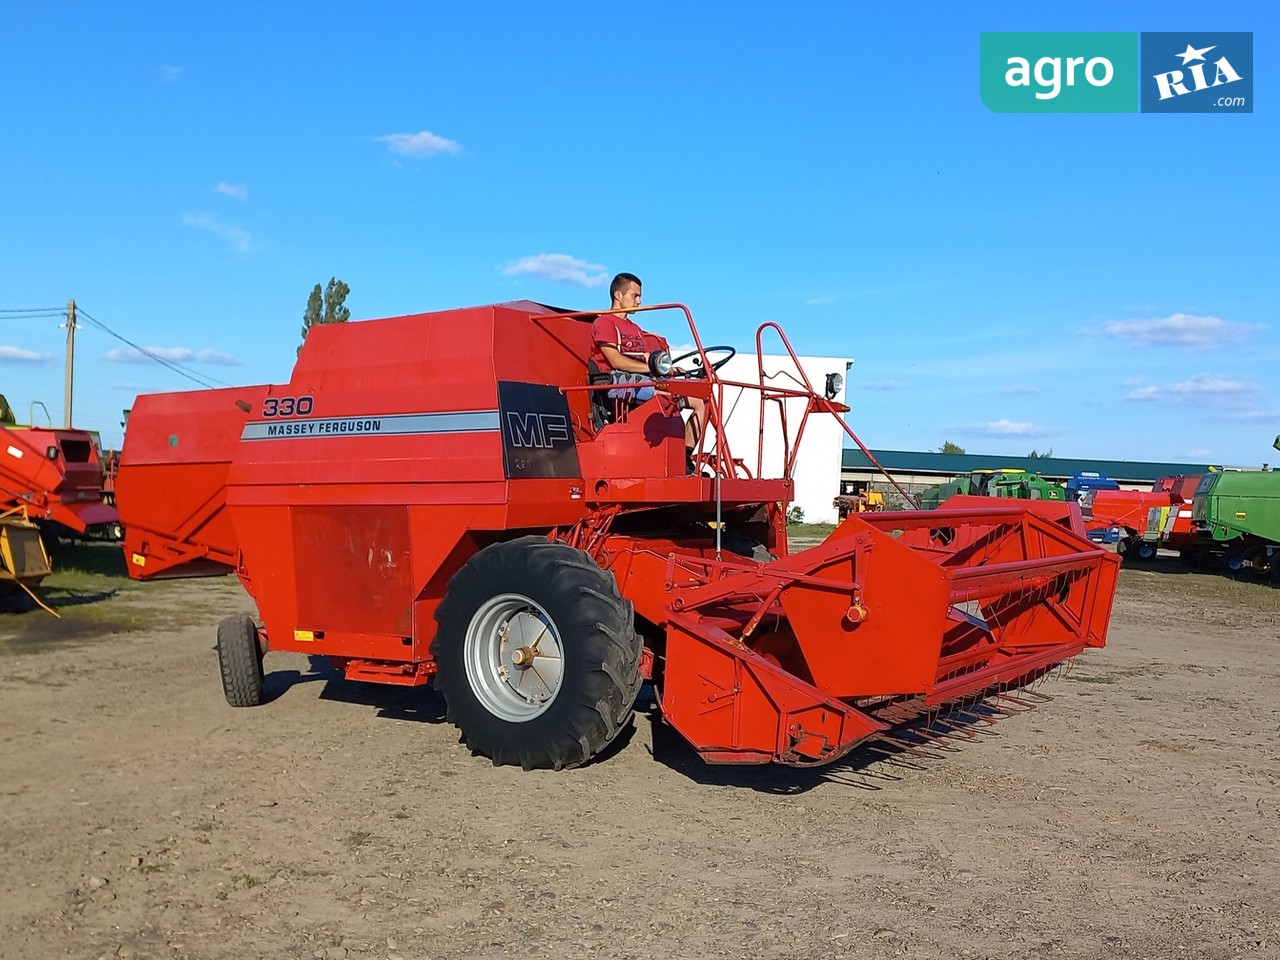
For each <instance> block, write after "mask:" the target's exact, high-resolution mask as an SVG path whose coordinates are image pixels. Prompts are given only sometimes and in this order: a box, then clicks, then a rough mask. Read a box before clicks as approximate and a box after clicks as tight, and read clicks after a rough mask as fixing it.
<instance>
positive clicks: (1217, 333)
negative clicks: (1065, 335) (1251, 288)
mask: <svg viewBox="0 0 1280 960" xmlns="http://www.w3.org/2000/svg"><path fill="white" fill-rule="evenodd" d="M1263 329H1266V327H1265V325H1264V324H1260V323H1235V322H1233V321H1230V320H1223V319H1222V318H1220V317H1208V316H1194V315H1192V314H1188V313H1174V314H1171V315H1170V316H1167V317H1159V318H1154V319H1148V320H1112V321H1110V322H1109V323H1106V324H1104V325H1103V327H1102V333H1103V334H1104V335H1105V336H1108V337H1111V338H1113V339H1116V340H1124V341H1125V342H1127V343H1131V344H1133V345H1135V346H1139V347H1146V346H1151V345H1152V344H1174V345H1175V346H1180V347H1185V348H1187V349H1188V350H1211V349H1213V348H1214V347H1216V346H1218V345H1219V344H1220V343H1222V342H1224V341H1228V340H1243V339H1244V338H1245V337H1247V336H1248V335H1249V334H1251V333H1253V332H1254V331H1257V330H1263Z"/></svg>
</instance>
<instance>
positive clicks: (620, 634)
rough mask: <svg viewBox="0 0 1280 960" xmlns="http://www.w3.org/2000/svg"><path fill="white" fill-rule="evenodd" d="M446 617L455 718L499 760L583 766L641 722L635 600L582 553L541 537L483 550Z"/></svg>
mask: <svg viewBox="0 0 1280 960" xmlns="http://www.w3.org/2000/svg"><path fill="white" fill-rule="evenodd" d="M436 621H437V630H436V638H435V640H434V641H433V643H432V647H431V651H432V654H433V655H434V656H435V660H436V664H437V666H438V668H439V672H438V673H437V674H436V679H435V688H436V689H437V690H438V691H440V693H442V694H443V695H444V698H445V703H446V705H447V714H446V715H447V717H448V719H449V722H450V723H452V724H454V725H455V726H457V727H458V729H459V730H460V731H461V733H462V739H463V742H464V743H466V745H467V746H468V747H470V748H471V749H472V750H473V751H474V752H476V753H479V754H483V755H484V756H486V757H488V758H489V759H490V760H492V761H493V763H494V764H495V765H501V764H520V766H522V767H524V769H526V770H532V769H535V768H548V767H549V768H552V769H555V770H559V769H562V768H564V767H576V766H579V765H581V764H583V763H586V762H587V761H588V760H590V759H591V758H592V757H594V756H595V755H596V754H598V753H599V752H600V751H601V750H603V749H604V748H605V747H606V746H607V745H608V744H609V743H610V742H611V741H612V740H613V739H614V738H615V737H616V736H617V735H618V734H619V733H620V732H621V731H622V730H624V729H626V726H627V724H628V723H630V722H631V718H632V707H633V706H634V705H635V700H636V695H637V694H638V693H639V692H640V683H641V680H640V650H641V643H640V638H639V637H638V636H637V635H636V632H635V623H634V615H633V612H632V609H631V604H630V603H629V602H628V601H626V600H623V599H622V597H621V596H620V595H619V593H618V587H617V584H616V583H615V581H614V579H613V577H612V576H611V575H610V574H608V573H606V572H605V571H604V570H602V569H600V567H599V566H598V565H597V564H596V563H595V562H594V561H593V560H592V559H591V557H590V556H588V555H587V554H586V553H584V552H582V551H581V550H575V549H573V548H572V547H569V546H567V545H566V544H563V543H555V542H552V541H549V540H547V539H545V538H543V537H522V538H521V539H519V540H509V541H506V542H503V543H495V544H492V545H490V546H488V547H485V548H484V549H483V550H481V551H480V552H479V553H477V554H476V555H475V556H474V557H472V558H471V559H470V560H469V561H467V563H466V565H465V566H464V567H463V568H462V569H461V570H459V571H458V572H457V573H456V574H454V576H453V578H452V579H451V580H450V581H449V586H448V590H447V592H446V593H445V597H444V600H443V601H442V602H441V604H440V607H439V609H438V610H437V611H436Z"/></svg>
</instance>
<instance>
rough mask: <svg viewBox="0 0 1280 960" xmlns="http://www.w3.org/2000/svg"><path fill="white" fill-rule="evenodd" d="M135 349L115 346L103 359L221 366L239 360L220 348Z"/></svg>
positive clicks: (236, 363) (237, 363)
mask: <svg viewBox="0 0 1280 960" xmlns="http://www.w3.org/2000/svg"><path fill="white" fill-rule="evenodd" d="M144 349H145V352H143V350H135V349H134V348H133V347H115V348H113V349H111V350H108V351H107V352H106V353H105V354H103V356H102V359H103V360H110V361H111V362H112V363H155V359H154V358H155V357H159V358H160V359H161V360H168V361H169V362H170V363H193V362H194V363H212V364H216V365H218V366H222V367H238V366H240V361H239V360H238V359H236V358H235V357H233V356H232V355H231V354H229V353H223V352H222V351H220V350H210V349H208V348H205V349H203V350H192V349H191V348H190V347H146V348H144Z"/></svg>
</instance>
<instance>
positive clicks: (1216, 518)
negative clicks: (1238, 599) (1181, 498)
mask: <svg viewBox="0 0 1280 960" xmlns="http://www.w3.org/2000/svg"><path fill="white" fill-rule="evenodd" d="M1276 442H1277V444H1280V437H1277V438H1276ZM1277 449H1280V447H1277ZM1191 524H1192V527H1193V528H1194V529H1195V531H1196V533H1197V534H1198V535H1199V537H1200V541H1201V543H1203V544H1204V545H1205V546H1206V547H1208V548H1209V549H1210V550H1211V551H1213V552H1214V553H1218V552H1221V555H1222V567H1223V571H1224V572H1225V573H1228V574H1240V573H1243V572H1246V571H1249V570H1252V571H1253V572H1255V573H1259V574H1266V575H1268V576H1269V577H1270V580H1271V583H1272V585H1273V586H1280V560H1278V559H1277V558H1280V473H1277V472H1275V471H1272V470H1224V471H1222V472H1220V473H1206V474H1205V475H1204V476H1203V477H1201V478H1200V484H1199V485H1198V486H1197V487H1196V492H1195V496H1194V498H1193V499H1192V502H1191Z"/></svg>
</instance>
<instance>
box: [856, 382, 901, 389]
mask: <svg viewBox="0 0 1280 960" xmlns="http://www.w3.org/2000/svg"><path fill="white" fill-rule="evenodd" d="M858 385H859V386H861V387H862V388H863V389H864V390H906V389H907V388H908V387H910V386H911V384H909V383H907V381H905V380H871V381H868V382H867V383H863V384H858Z"/></svg>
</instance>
